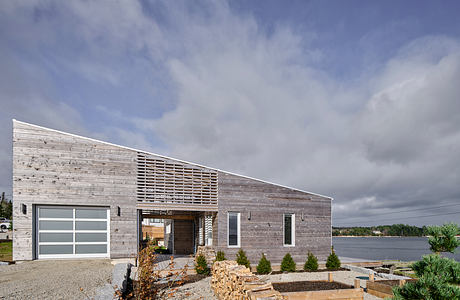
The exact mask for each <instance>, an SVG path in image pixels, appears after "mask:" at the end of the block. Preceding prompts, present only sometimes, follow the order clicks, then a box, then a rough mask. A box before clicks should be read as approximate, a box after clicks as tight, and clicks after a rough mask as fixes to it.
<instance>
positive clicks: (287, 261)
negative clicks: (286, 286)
mask: <svg viewBox="0 0 460 300" xmlns="http://www.w3.org/2000/svg"><path fill="white" fill-rule="evenodd" d="M281 272H295V262H294V260H293V259H292V256H291V254H290V253H286V255H285V256H284V257H283V261H282V262H281Z"/></svg>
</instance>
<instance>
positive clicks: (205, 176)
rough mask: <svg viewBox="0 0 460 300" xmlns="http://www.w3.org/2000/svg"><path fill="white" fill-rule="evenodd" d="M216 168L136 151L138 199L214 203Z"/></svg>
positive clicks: (163, 201)
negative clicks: (198, 165) (202, 166)
mask: <svg viewBox="0 0 460 300" xmlns="http://www.w3.org/2000/svg"><path fill="white" fill-rule="evenodd" d="M217 188H218V186H217V172H216V171H214V170H211V169H206V168H201V167H197V166H194V165H190V164H185V163H181V162H177V161H173V160H167V159H163V158H160V157H157V156H153V155H149V154H145V153H141V152H138V154H137V200H138V201H140V202H150V203H155V204H164V205H165V207H166V206H168V204H171V205H175V206H177V205H178V204H183V205H184V206H185V205H186V206H187V207H190V206H193V205H197V206H203V205H207V206H215V207H217Z"/></svg>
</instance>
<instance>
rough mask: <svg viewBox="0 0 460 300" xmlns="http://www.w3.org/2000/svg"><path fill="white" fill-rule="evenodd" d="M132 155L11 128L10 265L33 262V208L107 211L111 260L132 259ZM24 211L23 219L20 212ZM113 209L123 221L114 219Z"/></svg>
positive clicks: (64, 136) (82, 141)
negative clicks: (49, 206) (24, 207)
mask: <svg viewBox="0 0 460 300" xmlns="http://www.w3.org/2000/svg"><path fill="white" fill-rule="evenodd" d="M136 155H137V153H136V151H130V150H128V149H124V148H122V147H116V146H112V145H109V144H106V143H102V142H97V141H93V140H90V139H85V138H80V137H76V136H73V135H68V134H63V133H60V132H57V131H54V130H48V129H44V128H40V127H37V126H33V125H28V124H25V123H22V122H17V121H15V122H14V123H13V200H14V205H13V218H14V232H13V259H14V260H30V259H32V258H33V244H32V235H33V228H32V226H33V224H32V214H33V209H32V205H39V204H53V205H85V206H104V207H110V219H111V220H110V256H111V257H112V258H117V257H128V256H133V255H135V254H136V252H137V237H136V231H137V230H136V226H137V225H136V220H137V219H136V172H137V168H136ZM21 204H26V205H27V214H26V215H23V214H22V212H21ZM117 206H119V207H120V208H121V216H117Z"/></svg>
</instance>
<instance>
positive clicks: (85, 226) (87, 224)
mask: <svg viewBox="0 0 460 300" xmlns="http://www.w3.org/2000/svg"><path fill="white" fill-rule="evenodd" d="M75 229H76V230H106V229H107V221H105V222H101V221H76V222H75Z"/></svg>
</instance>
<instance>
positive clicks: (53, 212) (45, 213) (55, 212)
mask: <svg viewBox="0 0 460 300" xmlns="http://www.w3.org/2000/svg"><path fill="white" fill-rule="evenodd" d="M38 216H39V217H40V218H70V219H72V218H73V210H72V208H43V207H40V208H39V209H38Z"/></svg>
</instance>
